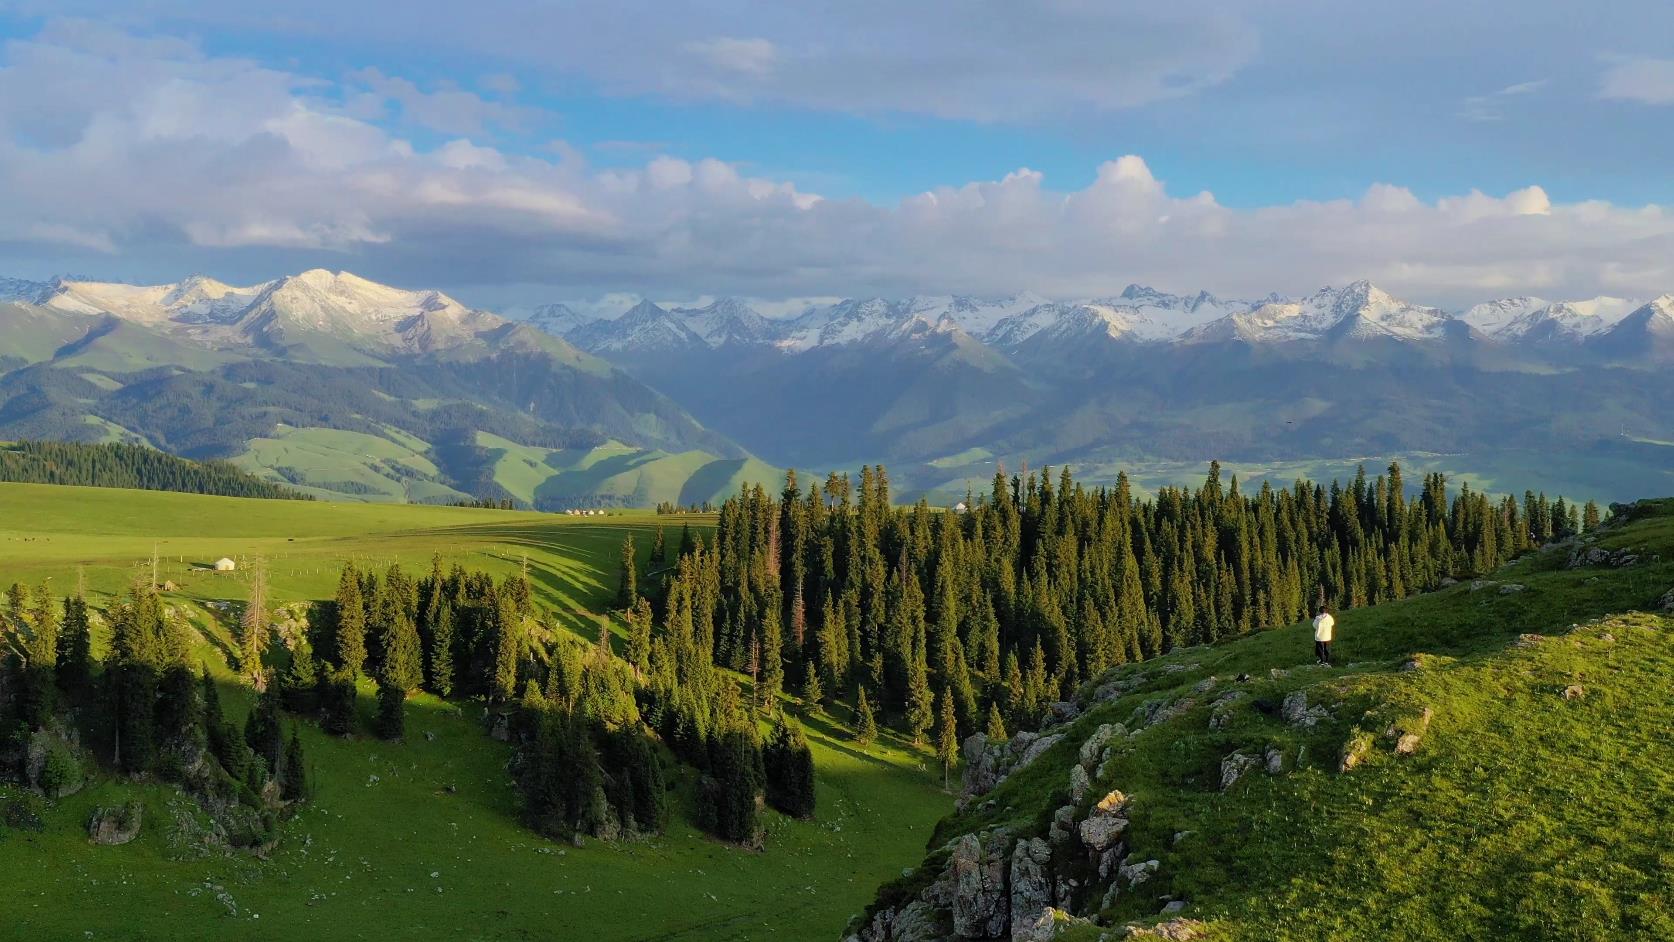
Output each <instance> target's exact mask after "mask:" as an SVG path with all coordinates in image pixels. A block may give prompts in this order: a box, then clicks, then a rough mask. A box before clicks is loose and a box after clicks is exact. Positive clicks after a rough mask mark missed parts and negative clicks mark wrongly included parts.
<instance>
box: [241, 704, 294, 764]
mask: <svg viewBox="0 0 1674 942" xmlns="http://www.w3.org/2000/svg"><path fill="white" fill-rule="evenodd" d="M244 744H245V745H247V746H249V747H250V751H251V752H253V753H255V754H256V756H257V757H258V758H260V759H261V760H262V762H263V765H264V767H265V768H266V769H267V771H268V772H269V774H277V773H278V771H279V769H280V763H281V761H282V759H283V757H284V751H285V731H284V729H283V728H282V727H281V725H280V720H279V698H278V696H277V694H276V692H273V691H269V692H267V693H263V694H261V695H260V696H258V697H257V698H256V705H255V706H254V707H253V708H251V710H250V715H249V716H247V717H245V719H244Z"/></svg>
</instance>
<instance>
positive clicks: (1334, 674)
mask: <svg viewBox="0 0 1674 942" xmlns="http://www.w3.org/2000/svg"><path fill="white" fill-rule="evenodd" d="M1618 509H1619V510H1621V511H1623V513H1622V514H1621V515H1620V516H1618V518H1617V519H1616V520H1615V521H1613V522H1612V523H1609V524H1607V525H1606V526H1605V527H1603V528H1602V529H1600V530H1598V531H1596V533H1595V534H1593V535H1589V536H1586V537H1581V538H1577V539H1575V540H1571V541H1565V542H1563V543H1559V544H1555V545H1553V546H1550V547H1548V548H1546V549H1545V550H1540V551H1535V552H1533V553H1530V554H1527V555H1525V556H1523V557H1522V558H1520V559H1518V560H1516V561H1514V562H1512V563H1510V564H1508V565H1506V566H1505V567H1503V568H1501V569H1499V570H1498V571H1496V572H1493V573H1491V574H1487V575H1485V576H1484V577H1482V578H1479V579H1474V580H1465V581H1460V582H1458V583H1457V584H1453V585H1449V586H1448V587H1445V588H1442V589H1440V590H1439V591H1436V592H1432V593H1428V594H1425V595H1420V596H1414V597H1411V598H1408V599H1405V600H1401V601H1394V602H1388V603H1384V604H1380V605H1377V606H1374V607H1369V608H1363V609H1355V610H1349V611H1343V612H1339V613H1338V616H1337V639H1336V651H1335V661H1336V666H1325V665H1320V664H1316V663H1315V661H1314V657H1313V654H1312V649H1311V644H1312V630H1311V628H1310V627H1309V626H1308V625H1306V624H1301V625H1292V626H1289V627H1285V628H1279V629H1276V630H1269V631H1264V632H1259V633H1256V634H1253V635H1251V636H1247V637H1241V638H1237V639H1233V640H1229V641H1225V642H1221V643H1216V644H1211V645H1201V646H1197V647H1191V648H1183V649H1177V650H1175V651H1173V652H1170V653H1169V654H1167V655H1164V656H1163V657H1160V658H1157V659H1155V660H1151V661H1146V662H1143V663H1137V664H1129V665H1126V666H1123V667H1120V668H1117V669H1115V670H1113V671H1111V672H1109V673H1106V674H1104V675H1102V676H1100V677H1098V678H1095V679H1093V680H1091V681H1089V682H1088V683H1087V684H1086V685H1084V686H1083V688H1082V689H1081V691H1080V692H1079V694H1078V696H1077V703H1078V704H1079V705H1081V706H1082V707H1083V709H1084V712H1081V713H1080V714H1079V715H1078V716H1077V717H1075V718H1074V719H1073V720H1071V721H1068V722H1061V723H1058V724H1056V725H1052V726H1048V727H1047V728H1044V729H1042V730H1041V731H1040V732H1041V733H1042V734H1043V735H1054V734H1056V735H1061V737H1062V738H1061V739H1058V740H1056V741H1055V742H1054V744H1053V745H1051V747H1050V748H1048V749H1046V750H1045V751H1044V752H1043V753H1041V754H1040V755H1039V758H1038V759H1036V760H1034V761H1033V762H1031V763H1029V764H1027V765H1025V766H1023V767H1021V768H1017V769H1015V770H1014V771H1012V772H1011V774H1010V775H1009V776H1006V777H1004V778H1003V780H1001V781H1000V783H999V784H998V785H997V786H992V787H991V788H983V787H981V786H979V787H977V788H976V789H973V790H972V793H971V794H969V795H968V797H966V798H965V800H964V801H963V802H962V805H963V810H962V811H961V812H959V813H956V814H953V815H950V816H949V817H947V818H946V819H944V820H943V821H942V822H941V823H940V824H939V825H938V826H937V828H936V833H935V835H934V836H933V837H932V838H931V840H930V842H929V844H928V845H927V846H928V848H929V851H930V853H929V856H928V857H927V858H926V859H925V860H924V861H923V863H921V865H920V866H919V867H918V868H916V869H915V870H914V871H912V872H911V873H910V874H908V875H906V876H904V877H902V878H901V879H899V880H896V881H893V882H892V883H891V884H890V885H887V886H886V887H884V888H883V890H882V891H881V892H880V894H879V896H878V899H877V900H876V901H875V903H874V905H873V907H872V908H871V909H869V910H868V912H867V913H866V915H865V917H864V918H863V919H862V920H858V921H857V922H856V923H855V924H854V926H853V930H854V932H855V933H856V934H858V935H860V936H861V937H862V938H867V939H871V938H896V937H898V934H891V932H892V930H886V931H885V932H884V933H879V932H878V927H879V926H886V925H888V924H889V923H890V921H891V920H892V919H893V914H899V913H901V912H902V911H903V910H904V909H905V907H906V905H907V904H908V903H909V901H912V900H923V899H933V898H935V893H934V892H927V889H928V888H931V887H934V886H935V885H936V884H937V883H938V882H939V881H944V880H946V879H947V878H948V877H949V875H950V874H951V873H952V872H953V871H954V866H953V862H952V858H953V857H954V856H957V854H958V853H959V851H958V848H959V845H960V841H961V839H962V838H965V839H966V847H967V850H968V853H969V856H968V857H967V859H966V864H965V866H966V869H964V870H962V871H960V872H964V873H969V872H974V867H975V866H976V865H977V863H980V862H981V861H982V860H986V859H987V858H986V857H983V858H978V857H977V856H976V848H977V847H978V844H977V843H975V842H972V841H970V839H969V838H968V837H967V836H974V837H975V838H976V840H977V841H980V842H981V847H982V848H985V849H986V848H988V847H991V846H992V847H998V848H1000V849H1001V850H1000V856H1002V857H1003V859H1005V860H1006V861H1011V860H1013V859H1015V858H1013V857H1012V856H1011V848H1012V846H1013V844H1014V842H1015V841H1018V840H1023V841H1027V840H1029V839H1031V838H1037V837H1038V838H1040V839H1041V840H1042V841H1044V842H1045V846H1046V847H1047V848H1049V855H1050V859H1049V862H1047V863H1045V864H1044V865H1043V870H1044V872H1045V873H1046V874H1048V877H1047V884H1048V885H1050V883H1051V881H1052V880H1054V879H1055V880H1056V881H1058V882H1057V884H1056V885H1057V886H1058V887H1060V888H1062V887H1069V890H1068V895H1069V896H1070V899H1069V900H1066V901H1060V902H1057V903H1054V904H1053V905H1055V906H1057V907H1060V908H1056V909H1052V910H1048V912H1047V914H1046V915H1045V916H1043V917H1041V919H1040V921H1039V924H1038V926H1037V925H1036V922H1035V920H1034V919H1033V918H1032V917H1031V919H1030V920H1029V922H1028V926H1029V929H1030V931H1034V932H1039V933H1044V934H1035V935H1029V936H1028V938H1057V939H1064V940H1093V939H1107V938H1124V937H1127V935H1128V934H1129V933H1130V932H1131V933H1133V934H1134V935H1139V936H1148V937H1163V938H1169V939H1199V940H1225V942H1232V940H1251V939H1261V940H1295V942H1301V940H1334V942H1343V940H1384V939H1403V940H1438V942H1439V940H1458V939H1529V940H1576V942H1579V940H1588V942H1592V940H1597V942H1605V940H1625V939H1633V940H1656V939H1669V938H1674V883H1671V882H1670V880H1669V874H1670V873H1674V829H1671V827H1670V819H1669V809H1670V808H1674V733H1671V730H1674V615H1671V614H1670V612H1671V610H1674V591H1671V590H1674V501H1644V502H1641V503H1639V504H1637V505H1631V506H1630V507H1625V508H1618ZM982 745H983V744H981V743H978V744H977V748H979V749H980V748H981V747H982ZM972 755H973V752H972V746H971V744H969V743H968V744H967V750H966V758H967V759H970V758H972ZM1083 772H1084V773H1087V775H1086V777H1082V773H1083ZM1077 780H1079V783H1080V787H1079V788H1077V787H1076V783H1077ZM967 784H969V782H968V783H967ZM990 784H991V783H990ZM1076 792H1079V793H1078V794H1077V793H1076ZM1101 804H1102V807H1103V809H1106V810H1103V811H1101V808H1100V806H1101ZM1113 808H1114V809H1117V810H1116V811H1115V812H1114V813H1113V814H1114V815H1118V816H1120V817H1121V818H1122V821H1123V825H1122V826H1120V827H1114V828H1110V829H1107V830H1106V832H1105V833H1109V831H1110V830H1115V831H1119V833H1120V841H1119V842H1117V843H1114V844H1113V846H1114V847H1115V848H1116V849H1117V854H1116V855H1115V856H1114V857H1113V858H1112V865H1111V866H1110V867H1109V868H1108V870H1107V871H1106V872H1105V873H1104V874H1102V875H1101V874H1099V873H1098V872H1097V870H1098V863H1097V862H1098V859H1099V856H1100V854H1099V852H1098V851H1097V850H1092V849H1090V848H1089V847H1088V846H1086V843H1085V838H1086V837H1087V835H1089V834H1092V835H1093V837H1094V839H1095V840H1096V841H1099V838H1100V835H1099V834H1098V833H1096V832H1095V831H1089V830H1088V829H1085V828H1081V829H1079V830H1078V828H1079V827H1080V825H1081V823H1083V822H1089V823H1090V822H1091V821H1092V820H1093V819H1095V818H1097V817H1099V816H1100V815H1101V814H1107V815H1109V814H1112V813H1111V812H1109V811H1108V809H1113ZM997 834H998V835H1001V836H1000V837H998V838H996V837H995V835H997ZM1099 842H1102V841H1099ZM984 853H988V854H989V855H990V856H993V854H992V852H990V851H987V850H984ZM972 861H976V863H973V862H972ZM1010 873H1011V877H1012V880H1013V886H1012V887H1011V891H1010V892H1011V894H1012V896H1011V899H1012V900H1016V899H1017V898H1018V897H1017V895H1016V894H1017V893H1018V887H1017V885H1015V881H1016V878H1017V874H1018V871H1017V870H1016V869H1012V870H1011V871H1010ZM1046 892H1048V893H1050V892H1052V891H1051V890H1050V889H1048V890H1047V891H1046ZM961 894H968V886H967V884H966V883H964V882H959V883H957V885H956V889H955V891H954V893H953V895H954V896H955V897H959V899H960V901H958V902H955V904H954V912H958V913H961V914H964V915H966V916H968V914H970V913H972V912H987V911H986V910H982V909H981V906H980V904H981V903H982V902H984V898H983V896H982V895H981V893H980V892H976V893H974V894H969V895H965V896H961ZM1043 904H1044V903H1043ZM1034 912H1035V913H1038V912H1039V908H1038V907H1037V908H1036V909H1035V910H1034ZM952 916H953V914H952V913H949V912H946V911H943V912H938V913H937V914H936V916H935V918H936V919H940V920H943V922H942V923H941V925H942V926H943V927H944V929H951V925H952ZM1015 917H1016V914H1015V913H1013V918H1014V919H1015ZM918 918H919V919H920V920H921V921H922V920H923V918H924V917H923V914H922V913H920V914H919V916H918ZM936 937H940V936H936Z"/></svg>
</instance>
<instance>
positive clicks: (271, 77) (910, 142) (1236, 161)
mask: <svg viewBox="0 0 1674 942" xmlns="http://www.w3.org/2000/svg"><path fill="white" fill-rule="evenodd" d="M1598 6H1600V7H1604V6H1607V7H1608V9H1590V10H1581V9H1580V8H1578V7H1577V6H1575V5H1573V4H1568V3H1558V2H1553V0H1531V2H1523V3H1509V2H1500V0H1495V2H1486V3H1477V4H1458V3H1439V2H1431V0H1418V2H1408V3H1403V4H1397V5H1369V4H1352V5H1349V4H1340V3H1327V2H1303V0H1286V2H1272V3H1263V4H1249V3H1236V4H1234V3H1201V2H1194V0H1182V2H1176V3H1169V4H1157V3H1125V2H1105V3H1091V2H1078V0H1028V2H1024V0H1010V2H998V0H996V2H977V0H971V2H963V3H923V4H910V5H902V4H897V3H885V2H873V0H849V2H845V3H812V4H759V3H751V2H697V3H690V4H679V5H671V4H666V3H648V2H638V0H624V2H619V3H612V4H577V3H539V4H531V3H511V2H503V0H479V2H476V3H472V4H457V3H432V2H415V3H399V4H398V3H389V2H362V3H347V2H342V0H337V2H325V0H295V2H292V3H289V4H287V5H285V7H284V8H283V9H282V12H274V11H275V10H276V9H278V8H275V7H273V6H272V5H268V4H254V3H241V2H227V3H220V4H215V5H210V4H205V3H201V2H185V0H149V2H146V3H142V4H135V3H132V2H127V3H115V2H109V0H53V2H51V3H44V2H36V0H0V40H4V44H3V46H0V96H3V97H4V98H5V99H7V101H8V102H9V103H0V157H3V158H6V165H7V166H6V167H0V218H5V219H6V221H5V222H3V223H0V265H4V266H5V268H6V270H9V271H10V272H13V273H16V274H22V275H31V276H40V275H43V274H47V273H51V272H56V271H63V270H77V271H89V272H92V273H96V274H108V275H111V276H115V277H123V278H128V279H137V280H173V279H174V278H177V277H179V276H180V275H182V274H185V273H186V270H200V269H201V270H207V271H209V272H210V273H212V274H216V275H218V276H223V277H228V278H255V277H258V276H259V277H270V276H271V275H273V274H277V273H279V272H281V271H283V270H288V269H289V268H292V267H295V266H297V265H314V264H319V265H324V266H326V267H334V268H351V269H353V270H356V271H360V272H362V273H363V274H367V275H368V276H369V277H380V278H384V279H388V280H393V281H399V282H402V283H419V282H422V283H427V284H434V285H435V286H439V287H444V288H447V289H449V290H453V291H455V292H456V293H461V294H467V295H471V296H473V297H481V298H484V299H486V300H485V301H484V302H483V303H497V304H498V303H524V302H528V301H533V300H536V299H543V298H557V297H576V298H580V297H587V296H591V295H596V294H602V293H605V292H630V293H640V292H644V293H649V294H652V295H654V296H659V297H687V298H695V297H699V296H707V295H713V294H717V293H737V294H743V295H746V296H750V297H756V298H790V297H798V296H820V295H834V294H859V293H871V292H883V293H908V292H919V291H924V292H953V291H970V292H975V293H1005V292H1012V291H1021V290H1034V291H1039V292H1041V293H1043V294H1047V295H1052V296H1066V297H1067V296H1085V295H1090V294H1097V293H1101V292H1105V291H1116V290H1120V287H1121V286H1122V284H1125V283H1126V282H1127V281H1154V282H1161V283H1162V286H1163V287H1169V288H1174V289H1176V290H1191V289H1195V288H1197V287H1208V288H1210V289H1211V290H1217V291H1220V292H1222V293H1232V294H1237V293H1265V292H1266V291H1267V290H1277V291H1281V292H1287V293H1297V292H1301V291H1306V290H1310V289H1311V288H1313V287H1317V286H1318V285H1319V284H1322V283H1327V282H1332V281H1342V280H1347V279H1350V278H1354V277H1362V276H1364V277H1373V278H1376V279H1378V280H1380V281H1382V282H1384V283H1386V284H1387V285H1388V286H1389V287H1391V289H1392V290H1398V291H1402V292H1403V293H1407V294H1409V295H1412V296H1415V297H1417V298H1419V299H1422V300H1431V301H1435V302H1437V303H1453V304H1457V303H1463V302H1464V301H1467V300H1473V299H1479V298H1482V297H1488V296H1495V295H1500V294H1508V293H1535V294H1541V295H1543V296H1580V295H1590V294H1596V293H1618V294H1632V295H1649V294H1653V293H1661V292H1663V291H1668V290H1674V272H1671V271H1670V266H1671V265H1674V263H1671V262H1670V261H1668V259H1669V258H1670V257H1674V251H1670V248H1671V245H1674V243H1671V242H1670V239H1671V238H1674V236H1671V229H1674V224H1671V223H1670V221H1669V219H1668V215H1669V212H1668V211H1666V210H1664V209H1663V207H1664V206H1670V205H1674V175H1670V174H1669V173H1667V171H1666V168H1667V167H1668V166H1669V163H1670V158H1671V157H1674V120H1670V119H1671V118H1674V51H1670V50H1669V49H1668V48H1667V47H1666V37H1667V36H1669V35H1674V5H1669V4H1662V3H1651V2H1623V3H1613V4H1609V5H1598ZM1135 159H1137V161H1138V164H1137V165H1136V164H1135V163H1134V160H1135ZM1124 160H1125V161H1127V162H1126V163H1122V161H1124ZM1118 165H1120V167H1121V168H1125V169H1122V170H1121V172H1118ZM1136 166H1137V167H1138V168H1142V170H1143V172H1138V171H1137V170H1136ZM926 194H931V195H930V196H926Z"/></svg>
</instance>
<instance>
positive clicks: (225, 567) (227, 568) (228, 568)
mask: <svg viewBox="0 0 1674 942" xmlns="http://www.w3.org/2000/svg"><path fill="white" fill-rule="evenodd" d="M237 568H238V564H237V563H235V562H233V561H232V560H230V559H228V558H227V557H225V556H223V557H221V558H220V559H217V560H216V561H215V571H216V572H232V571H233V570H234V569H237Z"/></svg>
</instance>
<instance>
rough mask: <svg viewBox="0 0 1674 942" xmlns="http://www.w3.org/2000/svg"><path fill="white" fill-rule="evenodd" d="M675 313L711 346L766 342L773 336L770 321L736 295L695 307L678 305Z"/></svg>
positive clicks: (772, 327)
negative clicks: (679, 306)
mask: <svg viewBox="0 0 1674 942" xmlns="http://www.w3.org/2000/svg"><path fill="white" fill-rule="evenodd" d="M674 313H675V314H676V315H678V316H680V317H681V318H683V319H684V320H685V322H686V326H687V327H689V328H691V330H692V331H693V332H694V333H696V334H697V335H698V336H699V337H701V338H702V339H703V342H704V343H706V344H708V345H709V346H711V347H722V346H726V345H728V344H758V343H766V342H768V341H770V340H772V339H773V336H774V326H773V323H772V322H771V321H769V320H768V319H767V318H765V317H763V316H762V315H761V314H759V313H757V312H756V310H755V309H754V308H752V307H750V305H748V304H746V303H745V302H743V301H741V300H739V299H738V298H721V299H720V300H718V301H715V302H713V303H711V304H708V305H706V306H704V307H698V308H677V309H675V311H674Z"/></svg>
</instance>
